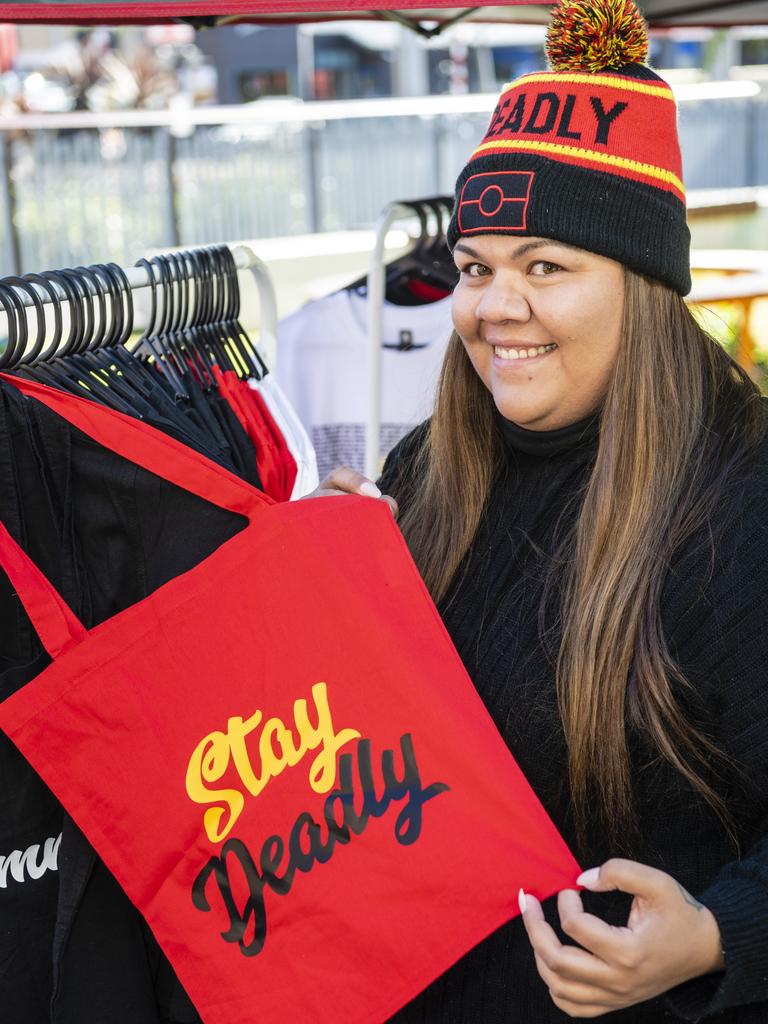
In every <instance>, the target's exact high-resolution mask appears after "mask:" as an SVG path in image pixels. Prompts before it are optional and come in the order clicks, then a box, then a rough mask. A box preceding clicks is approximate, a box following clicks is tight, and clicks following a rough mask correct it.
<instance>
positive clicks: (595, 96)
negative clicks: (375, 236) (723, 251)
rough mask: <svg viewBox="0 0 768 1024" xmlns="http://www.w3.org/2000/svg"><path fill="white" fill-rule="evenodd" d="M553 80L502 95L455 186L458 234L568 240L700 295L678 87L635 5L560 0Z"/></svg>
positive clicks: (553, 33) (628, 0)
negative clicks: (657, 66)
mask: <svg viewBox="0 0 768 1024" xmlns="http://www.w3.org/2000/svg"><path fill="white" fill-rule="evenodd" d="M547 55H548V57H549V62H550V67H551V71H543V72H536V73H533V74H529V75H523V76H522V78H518V79H517V81H515V82H510V83H509V84H508V85H505V86H504V89H503V91H502V93H501V97H500V98H499V102H498V104H497V106H496V109H495V111H494V113H493V117H492V118H491V123H490V125H489V126H488V130H487V132H486V133H485V137H484V139H483V141H482V142H481V143H480V145H479V146H478V147H477V149H476V150H475V151H474V153H473V154H472V156H471V157H470V159H469V162H468V164H467V165H466V167H465V168H464V170H463V171H462V172H461V174H460V175H459V178H458V181H457V183H456V203H455V207H454V212H453V216H452V218H451V222H450V224H449V227H448V233H447V234H448V244H449V246H450V247H451V248H453V246H454V245H455V244H456V242H457V241H458V239H459V237H460V236H471V235H482V234H489V233H492V232H493V233H497V232H498V233H500V234H505V235H521V236H522V235H533V236H536V237H541V238H551V239H553V240H555V241H559V242H568V243H570V244H571V245H576V246H578V247H579V248H581V249H587V250H589V251H590V252H595V253H599V254H600V255H602V256H608V257H610V258H611V259H614V260H617V261H618V262H619V263H623V264H624V265H626V266H628V267H631V268H632V269H633V270H636V271H639V272H640V273H642V274H647V275H648V276H650V277H654V278H657V279H658V280H660V281H663V282H665V283H666V284H668V285H669V286H670V287H672V288H674V289H675V291H678V292H680V294H682V295H685V294H686V293H687V292H688V291H689V290H690V287H691V276H690V269H689V250H690V233H689V231H688V226H687V224H686V218H685V190H684V186H683V182H682V161H681V157H680V144H679V141H678V137H677V107H676V104H675V98H674V95H673V93H672V90H671V89H670V87H669V85H668V84H667V83H666V82H665V81H664V80H663V79H662V78H660V77H659V76H658V75H657V74H656V73H655V72H653V71H652V70H651V69H650V68H649V67H647V66H646V64H645V63H644V62H645V60H646V58H647V56H648V33H647V29H646V25H645V22H644V21H643V18H642V16H641V14H640V12H639V11H638V9H637V7H636V6H635V4H634V2H633V0H561V2H560V3H559V4H558V6H557V7H556V8H555V11H554V14H553V17H552V21H551V24H550V28H549V31H548V33H547Z"/></svg>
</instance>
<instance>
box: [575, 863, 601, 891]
mask: <svg viewBox="0 0 768 1024" xmlns="http://www.w3.org/2000/svg"><path fill="white" fill-rule="evenodd" d="M599 881H600V868H590V869H589V871H583V872H582V873H581V874H580V875H579V877H578V878H577V879H576V885H581V886H583V887H584V888H585V889H591V888H592V886H593V885H597V883H598V882H599Z"/></svg>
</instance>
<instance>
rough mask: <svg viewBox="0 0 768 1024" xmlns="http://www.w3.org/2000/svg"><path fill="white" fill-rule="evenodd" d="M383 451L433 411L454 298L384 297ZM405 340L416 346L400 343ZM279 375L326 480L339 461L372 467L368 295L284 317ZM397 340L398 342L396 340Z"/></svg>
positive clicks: (320, 303)
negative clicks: (410, 300) (415, 302)
mask: <svg viewBox="0 0 768 1024" xmlns="http://www.w3.org/2000/svg"><path fill="white" fill-rule="evenodd" d="M382 316H383V318H382V327H383V333H382V338H383V349H382V365H381V381H382V384H381V387H382V390H381V432H380V435H379V440H380V456H381V458H382V459H383V458H384V457H385V456H386V454H387V453H388V452H389V451H390V449H391V448H392V447H393V446H394V445H395V444H396V443H397V442H398V441H399V440H400V438H401V437H404V436H405V434H407V433H408V431H409V430H411V429H412V428H413V427H414V426H416V424H417V423H420V422H421V421H422V420H424V419H426V417H427V416H429V415H430V414H431V412H432V406H433V404H434V394H435V387H436V385H437V379H438V376H439V373H440V367H441V365H442V361H443V355H444V353H445V348H446V345H447V343H448V338H449V337H450V333H451V328H452V325H451V300H450V297H448V298H445V299H440V300H439V301H437V302H432V303H428V304H426V305H421V306H395V305H392V304H391V303H385V304H384V309H383V314H382ZM401 342H405V343H406V344H408V343H410V344H412V345H413V347H412V348H410V349H406V350H402V349H399V348H398V347H397V346H398V345H399V344H400V343H401ZM277 344H278V358H277V379H278V382H279V383H280V385H281V386H282V388H283V390H284V391H285V393H286V395H287V397H288V399H289V401H290V402H291V404H292V405H293V407H294V409H295V410H296V412H297V413H298V415H299V417H300V419H301V420H302V422H303V423H304V425H305V426H306V428H307V430H308V432H309V435H310V438H311V441H312V444H313V446H314V448H315V452H316V454H317V468H318V472H319V474H320V479H321V480H322V479H323V477H324V476H326V475H327V473H328V472H330V470H332V469H334V468H335V467H336V466H351V467H352V468H353V469H356V470H358V471H360V472H363V471H364V466H365V428H366V423H367V421H368V388H369V384H368V299H367V297H366V296H364V295H359V294H357V293H356V292H349V291H340V292H335V293H334V294H332V295H328V296H326V297H325V298H322V299H315V300H313V301H311V302H308V303H306V305H304V306H302V308H301V309H299V310H297V312H295V313H293V314H291V316H288V317H285V318H284V319H283V320H281V321H280V323H279V324H278V330H277ZM389 346H391V347H389Z"/></svg>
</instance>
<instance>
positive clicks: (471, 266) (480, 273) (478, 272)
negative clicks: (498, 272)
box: [459, 263, 490, 277]
mask: <svg viewBox="0 0 768 1024" xmlns="http://www.w3.org/2000/svg"><path fill="white" fill-rule="evenodd" d="M459 273H461V274H466V275H467V277H485V276H486V274H490V270H489V269H488V267H486V265H485V264H484V263H467V264H466V266H464V267H459Z"/></svg>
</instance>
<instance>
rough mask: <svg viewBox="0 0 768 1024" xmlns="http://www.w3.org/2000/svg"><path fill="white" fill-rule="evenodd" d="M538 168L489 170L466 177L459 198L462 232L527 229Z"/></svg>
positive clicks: (459, 220) (460, 229)
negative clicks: (532, 188)
mask: <svg viewBox="0 0 768 1024" xmlns="http://www.w3.org/2000/svg"><path fill="white" fill-rule="evenodd" d="M534 177H535V171H488V172H485V173H482V174H473V175H472V176H471V177H470V178H467V180H466V182H465V184H464V188H463V189H462V190H461V198H460V200H459V216H458V222H459V232H460V234H462V235H467V234H472V233H475V234H478V233H480V232H481V231H525V230H526V227H527V223H526V221H527V217H528V203H529V202H530V198H531V186H532V184H533V179H534Z"/></svg>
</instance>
